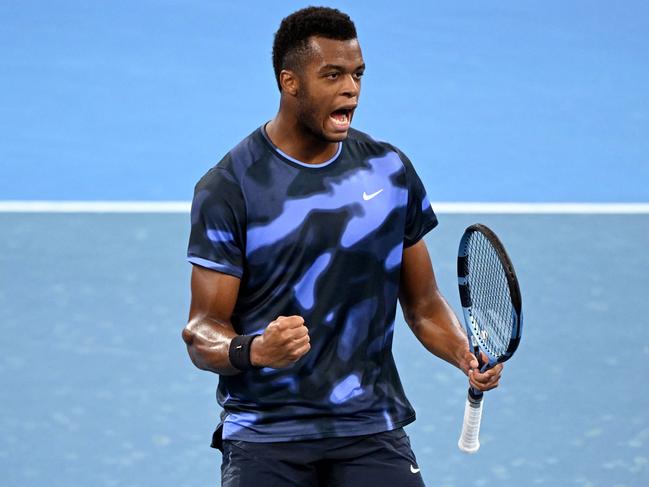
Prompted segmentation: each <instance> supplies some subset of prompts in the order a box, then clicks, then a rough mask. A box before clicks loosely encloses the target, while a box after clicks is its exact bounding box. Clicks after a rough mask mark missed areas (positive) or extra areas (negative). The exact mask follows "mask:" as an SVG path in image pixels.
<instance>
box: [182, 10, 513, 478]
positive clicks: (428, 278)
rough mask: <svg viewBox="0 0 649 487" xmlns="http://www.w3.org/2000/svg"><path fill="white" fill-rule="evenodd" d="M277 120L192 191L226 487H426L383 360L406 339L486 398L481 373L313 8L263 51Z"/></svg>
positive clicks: (338, 22) (397, 177) (333, 16)
mask: <svg viewBox="0 0 649 487" xmlns="http://www.w3.org/2000/svg"><path fill="white" fill-rule="evenodd" d="M273 65H274V68H275V74H276V78H277V84H278V87H279V90H280V96H281V98H280V107H279V112H278V113H277V115H276V117H275V118H274V119H273V120H271V121H270V122H268V123H267V124H265V125H263V126H262V127H260V128H258V129H257V130H255V131H254V132H253V133H252V134H250V135H249V136H248V137H246V138H245V139H244V140H243V141H242V142H241V143H240V144H239V145H237V146H236V147H235V148H234V149H232V150H231V151H230V152H229V153H228V154H227V155H226V156H225V157H224V158H223V159H222V160H221V161H220V162H219V163H218V164H217V165H216V166H215V167H213V168H212V169H211V170H210V171H209V172H208V173H207V174H206V175H205V176H204V177H203V178H202V179H201V180H200V182H199V183H198V184H197V186H196V191H195V195H194V201H193V205H192V214H191V218H192V230H191V236H190V241H189V250H188V259H189V261H190V262H191V263H192V264H194V265H193V270H192V284H191V286H192V300H191V309H190V319H189V323H188V324H187V326H186V328H185V329H184V330H183V338H184V340H185V342H186V344H187V347H188V350H189V355H190V357H191V359H192V361H193V362H194V364H195V365H196V366H197V367H199V368H201V369H204V370H209V371H212V372H215V373H217V374H219V375H220V380H219V387H218V402H219V404H220V405H221V406H222V407H223V414H222V417H221V420H222V421H221V424H220V425H219V427H218V428H217V431H216V432H215V434H214V439H213V446H215V447H217V448H220V449H221V450H222V451H223V466H222V485H223V486H235V485H236V486H242V487H245V486H251V487H252V486H255V487H256V486H264V487H270V486H321V487H325V486H350V487H352V486H353V487H361V486H365V485H367V486H370V485H371V486H373V487H378V486H390V487H392V486H421V485H423V481H422V478H421V474H420V473H419V467H418V466H417V462H416V459H415V456H414V454H413V453H412V450H411V448H410V443H409V440H408V437H407V435H406V433H405V432H404V431H403V429H402V428H403V426H405V425H407V424H409V423H411V422H412V421H414V419H415V413H414V410H413V408H412V406H411V405H410V403H409V402H408V400H407V398H406V397H405V394H404V391H403V388H402V386H401V382H400V380H399V376H398V374H397V370H396V367H395V363H394V360H393V357H392V337H393V330H394V322H395V315H396V310H397V300H400V302H401V306H402V309H403V312H404V315H405V318H406V321H407V322H408V324H409V326H410V327H411V328H412V330H413V332H414V333H415V335H416V336H417V338H418V339H419V340H420V341H421V343H422V344H423V345H424V346H425V347H426V348H427V349H428V350H429V351H431V352H432V353H433V354H435V355H436V356H438V357H440V358H442V359H444V360H446V361H448V362H450V363H451V364H454V365H455V366H457V367H458V368H460V369H461V370H462V371H464V373H466V374H468V375H469V380H470V383H471V385H472V386H473V387H476V388H478V389H480V390H488V389H491V388H493V387H496V386H497V385H498V380H499V377H500V373H501V370H502V366H497V367H495V368H494V369H491V370H489V371H487V372H485V373H480V372H479V371H478V370H475V369H477V367H478V362H477V360H476V358H475V357H474V356H473V355H472V354H471V353H470V351H469V350H468V347H467V340H466V337H465V336H464V333H463V331H462V329H461V327H460V325H459V323H458V321H457V318H456V316H455V314H454V313H453V311H452V310H451V309H450V307H449V306H448V304H447V303H446V301H445V300H444V298H443V297H442V296H441V295H440V293H439V291H438V289H437V285H436V282H435V277H434V274H433V269H432V265H431V262H430V258H429V255H428V251H427V249H426V246H425V243H424V241H423V240H422V237H423V236H424V235H425V234H426V233H427V232H428V231H430V230H431V229H432V228H434V227H435V226H436V225H437V218H436V217H435V214H434V212H433V210H432V208H431V205H430V202H429V201H428V198H427V196H426V192H425V190H424V187H423V185H422V183H421V181H420V179H419V177H418V176H417V174H416V172H415V170H414V168H413V166H412V164H411V162H410V161H409V160H408V158H407V157H406V156H405V155H404V154H403V153H402V152H400V151H399V150H398V149H396V148H395V147H393V146H391V145H390V144H387V143H384V142H378V141H376V140H374V139H372V138H371V137H370V136H368V135H366V134H364V133H362V132H359V131H357V130H354V129H352V128H351V127H350V124H351V121H352V119H353V116H354V111H355V110H356V108H357V105H358V99H359V95H360V87H361V79H362V76H363V72H364V70H365V63H364V62H363V56H362V53H361V49H360V46H359V43H358V40H357V36H356V29H355V26H354V24H353V22H352V21H351V20H350V18H349V17H348V16H347V15H345V14H343V13H341V12H339V11H338V10H335V9H329V8H316V7H309V8H306V9H303V10H299V11H297V12H295V13H293V14H292V15H290V16H288V17H286V18H285V19H284V20H283V21H282V23H281V25H280V28H279V30H278V31H277V33H276V34H275V40H274V45H273Z"/></svg>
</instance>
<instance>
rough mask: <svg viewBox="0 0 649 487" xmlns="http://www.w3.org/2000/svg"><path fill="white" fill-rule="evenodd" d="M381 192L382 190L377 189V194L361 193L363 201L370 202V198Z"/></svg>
mask: <svg viewBox="0 0 649 487" xmlns="http://www.w3.org/2000/svg"><path fill="white" fill-rule="evenodd" d="M381 192H383V188H381V189H379V190H378V191H377V192H375V193H372V194H367V193H366V192H365V191H363V199H364V200H365V201H369V200H371V199H372V198H374V197H376V196H378V195H379V194H380V193H381Z"/></svg>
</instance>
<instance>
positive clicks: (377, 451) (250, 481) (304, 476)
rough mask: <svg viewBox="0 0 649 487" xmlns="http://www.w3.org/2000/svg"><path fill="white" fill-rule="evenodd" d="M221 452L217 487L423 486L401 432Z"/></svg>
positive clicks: (227, 443)
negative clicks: (218, 485) (219, 481)
mask: <svg viewBox="0 0 649 487" xmlns="http://www.w3.org/2000/svg"><path fill="white" fill-rule="evenodd" d="M219 446H220V445H219ZM222 448H223V463H222V465H221V485H222V487H262V486H263V487H289V486H291V487H293V486H295V487H364V486H367V487H395V486H399V487H423V486H424V481H423V479H422V477H421V473H420V472H419V465H418V464H417V460H416V458H415V455H414V453H413V452H412V449H411V447H410V440H409V439H408V435H407V434H406V432H405V431H404V430H403V428H399V429H396V430H394V431H387V432H385V433H377V434H374V435H367V436H351V437H343V438H324V439H320V440H308V441H291V442H277V443H251V442H247V441H231V440H224V441H223V445H222Z"/></svg>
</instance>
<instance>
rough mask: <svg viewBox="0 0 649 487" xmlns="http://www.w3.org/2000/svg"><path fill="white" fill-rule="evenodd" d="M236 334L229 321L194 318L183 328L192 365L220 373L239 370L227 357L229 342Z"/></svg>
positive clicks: (226, 373) (236, 372) (224, 373)
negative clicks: (221, 321)
mask: <svg viewBox="0 0 649 487" xmlns="http://www.w3.org/2000/svg"><path fill="white" fill-rule="evenodd" d="M236 335H237V334H236V332H235V331H234V330H233V329H232V325H230V324H229V323H220V322H218V321H216V320H213V319H210V318H207V317H197V318H194V319H192V320H191V321H190V322H189V323H188V324H187V326H186V327H185V328H184V329H183V340H184V341H185V343H186V344H187V351H188V352H189V356H190V358H191V359H192V362H193V363H194V365H196V367H198V368H199V369H202V370H208V371H210V372H214V373H216V374H221V375H234V374H238V373H239V372H240V370H238V369H236V368H235V367H233V366H232V364H231V363H230V359H229V350H230V342H231V341H232V338H233V337H235V336H236Z"/></svg>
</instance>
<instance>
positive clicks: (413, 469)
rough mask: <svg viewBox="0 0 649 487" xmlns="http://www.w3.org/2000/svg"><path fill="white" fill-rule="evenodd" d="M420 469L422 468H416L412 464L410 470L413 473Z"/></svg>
mask: <svg viewBox="0 0 649 487" xmlns="http://www.w3.org/2000/svg"><path fill="white" fill-rule="evenodd" d="M419 470H420V469H419V468H415V467H413V466H412V465H410V471H411V472H412V473H419Z"/></svg>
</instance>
